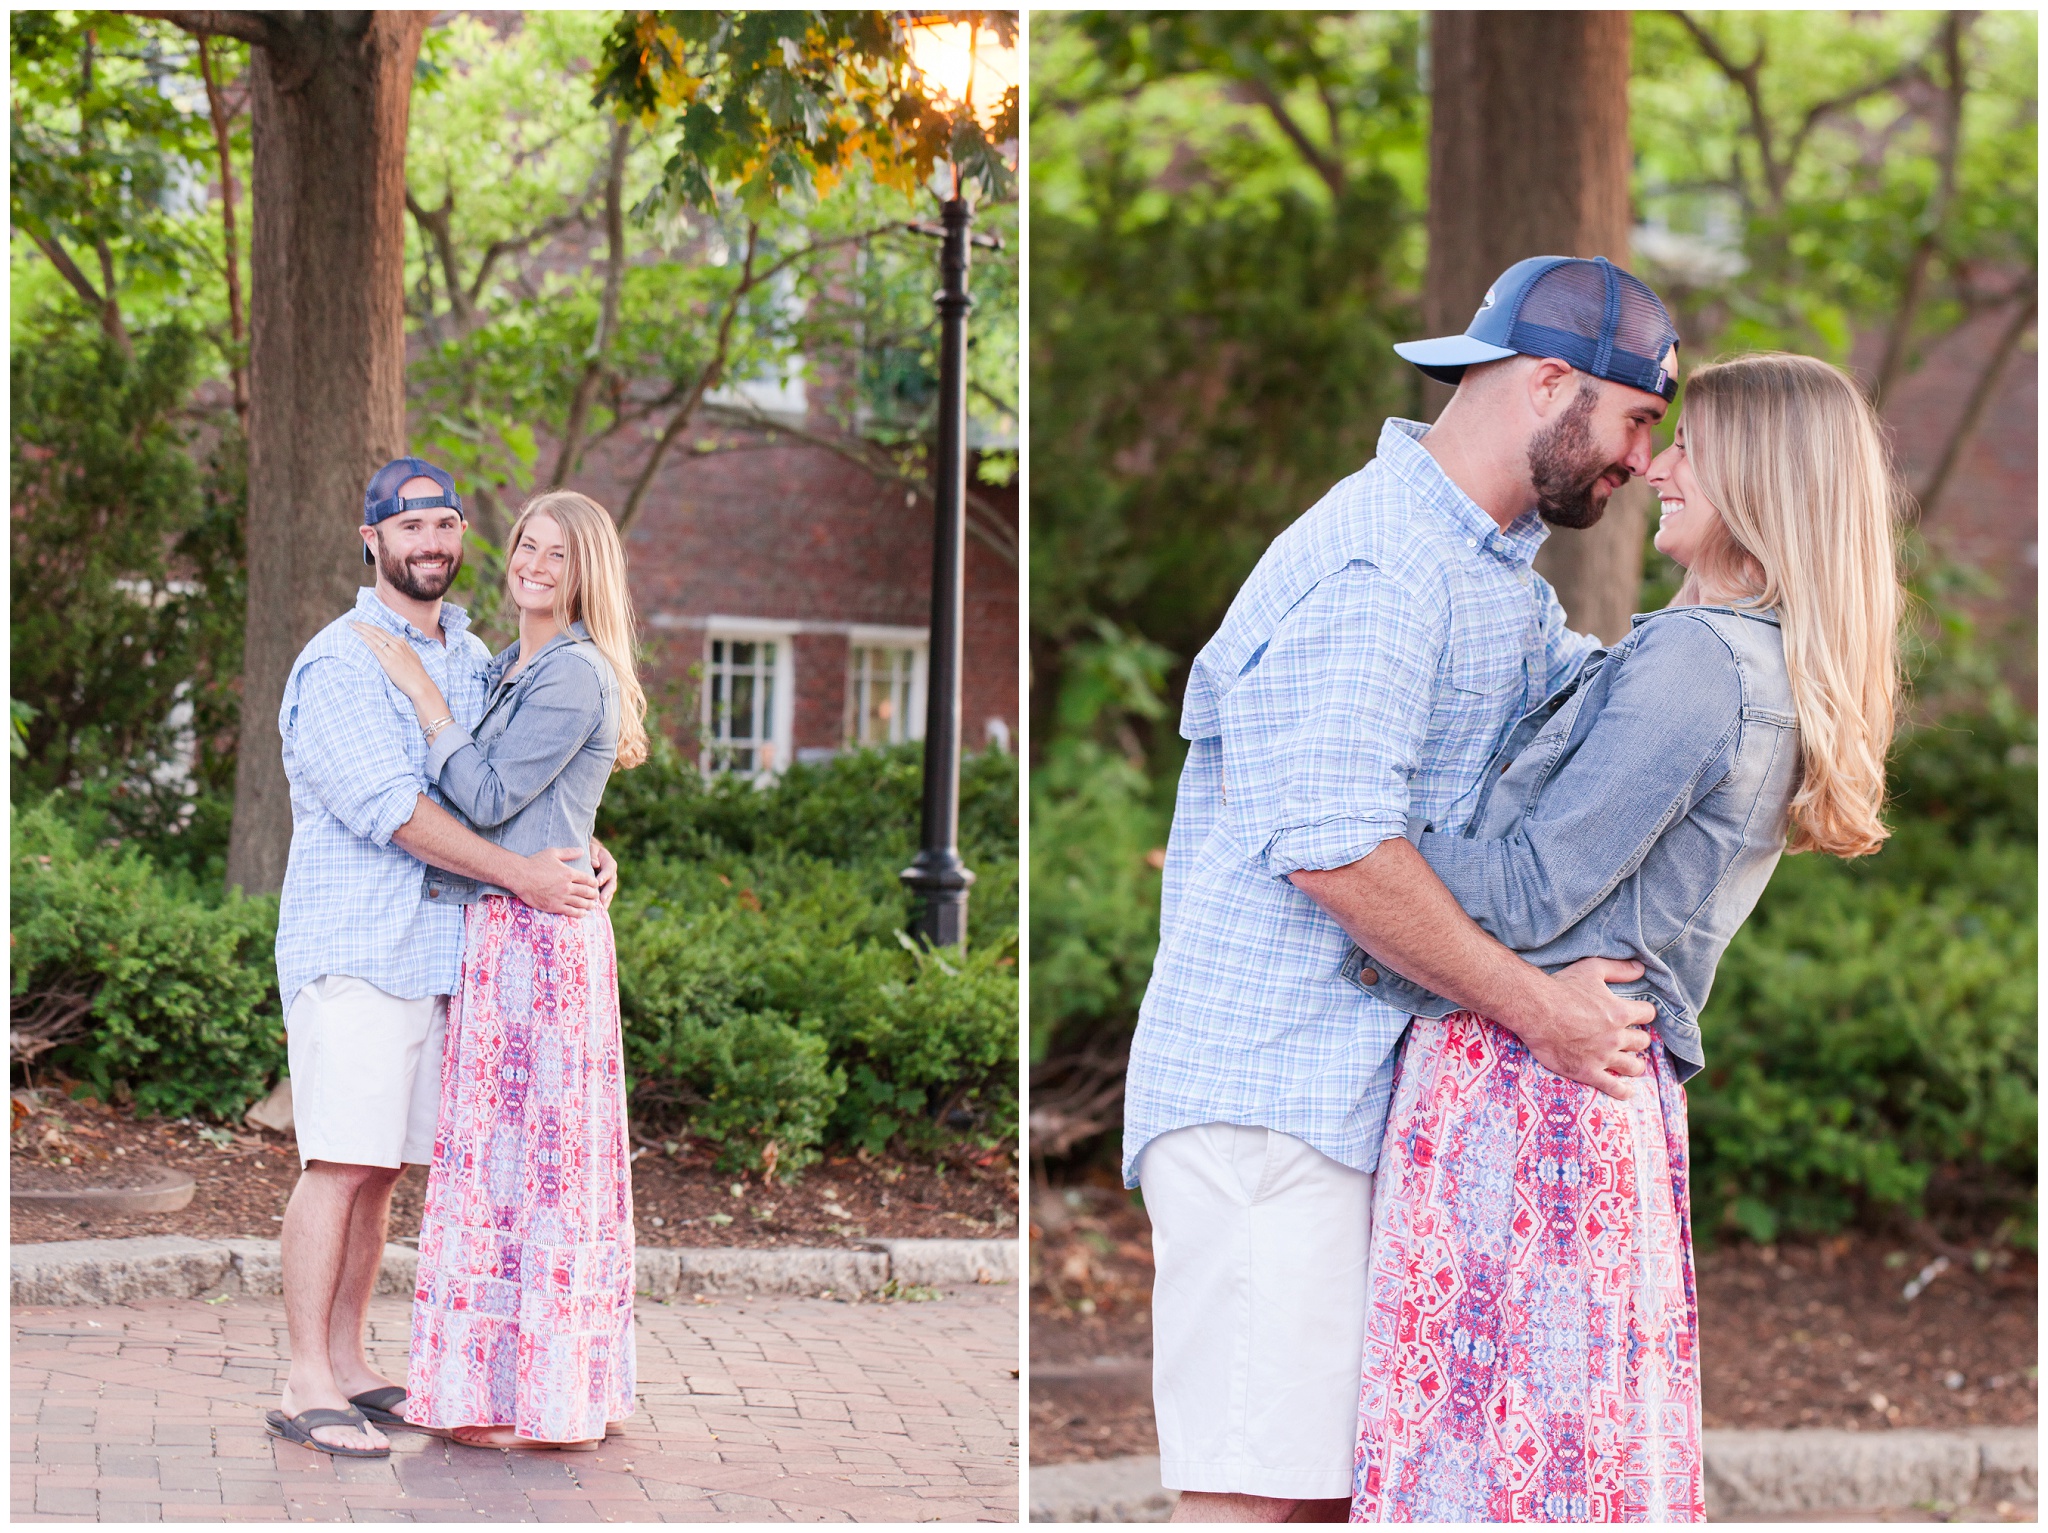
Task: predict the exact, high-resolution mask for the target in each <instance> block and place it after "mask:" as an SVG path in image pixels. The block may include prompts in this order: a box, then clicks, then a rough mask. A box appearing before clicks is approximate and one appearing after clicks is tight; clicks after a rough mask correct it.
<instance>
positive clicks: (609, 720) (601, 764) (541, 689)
mask: <svg viewBox="0 0 2048 1533" xmlns="http://www.w3.org/2000/svg"><path fill="white" fill-rule="evenodd" d="M518 662H519V644H518V641H517V640H514V641H513V643H512V644H511V645H510V646H509V647H507V648H506V649H505V650H504V651H503V653H501V654H499V655H498V656H497V657H496V658H495V659H494V660H492V661H491V665H490V670H489V671H488V672H487V673H486V676H485V682H486V685H487V686H488V687H489V689H490V690H489V695H488V698H487V700H486V702H485V703H484V713H483V717H482V718H481V719H480V720H478V721H477V726H476V732H475V733H474V734H471V733H470V731H468V730H466V729H464V728H463V727H462V726H461V725H460V724H451V725H450V726H449V727H447V728H446V729H444V730H442V731H441V733H440V734H438V735H436V736H435V737H434V743H433V745H432V746H431V747H429V749H428V751H427V777H428V778H429V780H431V781H433V782H434V783H435V784H436V786H438V787H439V788H440V790H441V796H442V798H443V799H445V800H446V801H447V804H448V807H449V808H450V809H452V810H454V811H455V812H456V813H457V814H459V815H461V816H462V818H463V820H464V821H465V822H466V823H467V824H468V825H470V826H471V828H473V829H474V830H475V831H476V833H477V834H478V835H480V836H482V837H484V838H485V839H486V840H488V841H495V842H496V843H497V844H498V845H499V846H502V847H504V848H505V850H506V851H508V852H517V853H518V854H519V855H520V856H522V857H530V856H532V855H533V854H534V853H535V852H544V851H546V850H547V849H548V848H549V847H554V846H573V847H577V848H578V849H579V854H578V856H577V859H576V862H575V866H577V867H579V868H582V869H584V870H585V871H586V872H587V871H589V869H590V832H591V829H592V827H593V826H595V825H596V823H597V806H598V801H599V800H600V799H602V798H603V797H604V789H605V784H606V783H607V782H608V781H609V780H610V778H611V773H612V762H613V760H614V759H615V758H616V757H617V756H618V754H619V683H618V678H617V677H616V676H615V675H614V674H613V672H612V668H611V662H609V661H608V660H606V659H605V657H604V655H603V653H602V652H601V651H599V649H598V647H597V646H596V645H595V644H593V643H591V642H590V633H589V630H588V629H586V628H585V627H584V626H583V625H582V624H581V623H572V624H571V625H570V626H569V631H568V632H567V633H563V634H557V635H556V636H555V637H554V638H552V639H550V640H548V642H547V643H546V644H544V645H542V646H541V648H540V650H539V651H538V652H537V653H536V654H535V655H534V657H533V659H532V660H531V661H530V662H528V663H527V665H526V666H525V668H524V669H522V670H521V671H520V672H519V674H518V675H516V676H512V677H511V678H510V679H509V680H508V679H507V673H508V672H509V671H510V670H511V669H512V667H513V666H514V665H516V664H518ZM509 892H510V891H509V890H505V889H500V888H498V887H497V886H496V885H495V884H485V883H479V882H478V881H477V880H475V879H470V878H465V877H463V876H461V875H460V874H456V873H450V872H447V871H445V870H444V869H441V868H432V867H430V868H428V869H427V897H428V898H429V899H437V900H445V901H448V902H450V903H453V904H458V905H467V904H471V903H474V902H475V901H476V900H477V899H478V898H479V897H481V896H483V895H486V894H506V893H509Z"/></svg>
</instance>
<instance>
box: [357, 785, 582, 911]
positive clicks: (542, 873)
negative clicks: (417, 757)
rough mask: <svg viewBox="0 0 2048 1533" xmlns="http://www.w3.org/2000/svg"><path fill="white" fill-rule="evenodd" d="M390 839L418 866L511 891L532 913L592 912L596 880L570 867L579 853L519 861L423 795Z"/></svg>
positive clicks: (561, 851)
mask: <svg viewBox="0 0 2048 1533" xmlns="http://www.w3.org/2000/svg"><path fill="white" fill-rule="evenodd" d="M391 839H392V840H393V841H396V842H397V843H398V844H399V845H400V846H402V847H404V848H405V849H406V850H407V851H408V852H411V853H412V854H413V856H415V857H417V858H419V860H420V861H421V862H428V863H432V864H433V865H434V866H435V867H437V868H446V869H448V871H449V872H451V873H461V874H463V875H465V876H466V877H469V878H476V879H481V880H483V881H484V882H485V883H488V884H496V885H498V887H499V888H501V889H510V890H511V891H512V892H513V893H514V894H516V895H518V896H519V897H520V898H521V899H522V900H524V901H526V903H527V904H529V905H531V906H533V908H534V909H535V910H545V911H547V912H548V913H549V914H550V915H558V916H573V915H582V914H583V913H584V912H585V911H587V910H594V909H596V908H597V880H596V879H595V878H593V877H592V876H591V875H590V874H588V873H585V872H583V871H581V870H580V869H578V868H573V867H571V866H570V865H569V864H570V863H572V862H574V861H575V860H576V859H577V858H578V857H580V856H581V855H582V852H581V850H580V849H579V848H577V847H573V846H568V847H555V848H553V849H551V850H549V851H545V852H537V853H535V854H534V855H533V856H531V857H521V856H519V855H518V854H517V853H515V852H508V851H506V850H505V849H504V848H503V847H502V846H493V845H492V844H491V843H490V842H488V841H486V840H485V839H484V838H483V837H482V836H479V835H478V834H477V833H476V832H475V831H473V830H470V829H468V828H467V827H466V826H464V825H463V824H462V822H461V821H459V820H457V819H456V818H455V816H454V815H452V814H450V813H449V812H448V811H447V810H445V809H443V808H442V807H441V806H440V805H439V804H437V803H435V802H434V801H433V800H432V799H430V798H428V797H427V796H426V795H425V794H424V793H422V794H421V795H419V802H418V803H417V804H415V805H414V806H413V812H412V818H411V819H409V820H407V821H406V822H405V823H404V824H403V825H401V826H399V827H398V829H397V830H395V831H393V832H392V835H391Z"/></svg>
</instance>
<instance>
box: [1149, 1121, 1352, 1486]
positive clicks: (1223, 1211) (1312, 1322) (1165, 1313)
mask: <svg viewBox="0 0 2048 1533" xmlns="http://www.w3.org/2000/svg"><path fill="white" fill-rule="evenodd" d="M1138 1177H1139V1180H1140V1182H1141V1184H1142V1187H1143V1191H1144V1195H1145V1211H1146V1212H1147V1213H1148V1214H1149V1215H1151V1218H1152V1257H1153V1261H1154V1264H1155V1268H1156V1276H1155V1278H1154V1282H1153V1288H1152V1397H1153V1405H1154V1411H1155V1414H1156V1416H1157V1419H1158V1426H1159V1477H1160V1480H1161V1482H1162V1483H1163V1484H1164V1485H1165V1486H1166V1487H1167V1488H1168V1489H1170V1490H1202V1491H1234V1492H1237V1493H1239V1494H1242V1495H1252V1496H1278V1497H1284V1498H1293V1499H1297V1500H1305V1501H1306V1500H1323V1499H1327V1498H1331V1497H1337V1496H1344V1497H1348V1496H1349V1495H1350V1494H1351V1458H1352V1446H1353V1444H1354V1442H1355V1441H1356V1439H1357V1435H1358V1384H1359V1367H1360V1358H1361V1357H1362V1355H1363V1352H1364V1346H1365V1274H1366V1247H1367V1245H1368V1242H1369V1240H1370V1237H1371V1233H1372V1177H1371V1175H1370V1174H1369V1173H1367V1172H1364V1171H1354V1170H1352V1169H1351V1168H1350V1167H1349V1166H1340V1165H1338V1164H1337V1162H1336V1161H1334V1160H1331V1159H1330V1158H1329V1157H1328V1156H1326V1155H1323V1154H1322V1153H1321V1152H1319V1151H1317V1150H1312V1149H1310V1148H1309V1147H1308V1146H1307V1145H1305V1144H1303V1143H1302V1142H1301V1141H1300V1140H1299V1139H1294V1138H1290V1137H1289V1136H1288V1135H1286V1134H1281V1133H1276V1132H1274V1131H1273V1130H1271V1129H1264V1128H1246V1127H1241V1126H1239V1125H1236V1124H1230V1123H1205V1124H1201V1125H1200V1126H1198V1127H1195V1128H1183V1129H1176V1130H1174V1131H1173V1132H1172V1133H1170V1134H1162V1135H1160V1136H1159V1137H1158V1138H1157V1139H1155V1140H1153V1141H1152V1143H1150V1144H1149V1145H1147V1146H1146V1147H1145V1152H1144V1154H1143V1155H1142V1156H1141V1157H1140V1159H1139V1162H1138Z"/></svg>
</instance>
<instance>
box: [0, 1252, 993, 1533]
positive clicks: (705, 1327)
mask: <svg viewBox="0 0 2048 1533" xmlns="http://www.w3.org/2000/svg"><path fill="white" fill-rule="evenodd" d="M408 1310H409V1306H408V1304H407V1302H406V1301H405V1300H402V1299H379V1300H377V1301H376V1302H375V1307H374V1308H373V1310H372V1326H371V1330H372V1348H373V1357H374V1360H375V1362H376V1363H377V1365H378V1366H379V1367H380V1368H381V1369H382V1370H383V1371H384V1372H385V1373H386V1374H387V1375H389V1376H391V1377H394V1378H398V1379H403V1378H404V1377H405V1347H406V1337H407V1329H408V1325H407V1321H408ZM12 1318H13V1332H14V1350H13V1368H14V1385H13V1408H14V1446H15V1453H14V1473H13V1513H14V1520H15V1521H22V1520H35V1521H45V1522H65V1521H94V1520H97V1521H102V1522H153V1521H158V1520H161V1521H166V1522H169V1521H194V1520H196V1521H204V1522H218V1521H223V1520H235V1521H258V1522H264V1521H270V1522H274V1521H292V1522H302V1521H314V1522H478V1521H484V1520H489V1521H495V1522H717V1521H745V1522H848V1521H854V1522H933V1521H947V1522H955V1521H961V1522H974V1521H983V1522H986V1521H996V1522H1015V1521H1016V1520H1017V1483H1018V1469H1017V1466H1018V1454H1017V1399H1018V1390H1017V1380H1016V1376H1015V1369H1016V1367H1017V1358H1018V1336H1017V1329H1018V1306H1017V1291H1016V1289H1015V1288H1012V1287H1008V1286H1003V1287H994V1288H981V1289H967V1290H959V1291H949V1292H948V1293H946V1294H945V1296H944V1297H943V1298H941V1299H939V1300H938V1301H936V1302H929V1303H921V1304H910V1303H894V1304H837V1303H833V1302H831V1301H830V1300H824V1299H783V1298H726V1299H720V1300H718V1301H717V1302H715V1303H693V1302H691V1301H690V1300H687V1299H684V1300H679V1301H677V1302H675V1303H673V1304H656V1303H650V1302H648V1301H646V1300H642V1301H641V1303H640V1308H639V1320H638V1324H639V1339H640V1351H639V1362H640V1409H639V1410H638V1412H636V1413H635V1414H634V1416H633V1417H632V1418H631V1419H630V1420H629V1421H628V1422H627V1423H626V1429H625V1433H624V1435H623V1436H620V1437H614V1438H612V1439H611V1440H610V1441H609V1442H607V1443H606V1444H605V1446H604V1447H603V1448H602V1449H600V1450H599V1451H597V1452H594V1453H580V1454H555V1453H544V1452H511V1453H508V1452H504V1451H501V1450H497V1449H486V1448H465V1447H461V1446H459V1445H458V1444H455V1443H452V1442H449V1441H446V1440H445V1439H442V1438H437V1437H429V1436H426V1435H425V1434H423V1433H419V1432H402V1431H396V1430H393V1431H392V1453H391V1457H390V1458H389V1459H386V1460H381V1461H380V1460H367V1461H365V1460H347V1459H332V1458H329V1457H328V1456H327V1455H326V1454H324V1453H316V1452H314V1451H312V1450H311V1449H307V1448H300V1447H294V1446H292V1445H290V1444H287V1443H282V1442H279V1441H277V1440H276V1439H274V1438H271V1437H269V1436H268V1435H266V1434H265V1432H264V1430H263V1423H262V1412H263V1411H264V1410H266V1409H269V1408H271V1407H273V1406H275V1405H276V1403H277V1386H278V1383H279V1381H280V1380H281V1378H282V1375H283V1367H282V1364H281V1363H280V1362H279V1358H280V1356H281V1355H282V1353H283V1350H284V1345H285V1328H284V1309H283V1304H282V1301H281V1300H277V1299H251V1298H243V1297H236V1298H231V1299H226V1300H222V1301H219V1302H216V1303H213V1304H208V1303H206V1302H204V1301H202V1300H197V1299H162V1300H154V1301H149V1302H145V1303H139V1304H133V1305H122V1306H118V1307H110V1308H104V1309H95V1308H61V1309H20V1310H16V1311H15V1312H14V1314H13V1317H12Z"/></svg>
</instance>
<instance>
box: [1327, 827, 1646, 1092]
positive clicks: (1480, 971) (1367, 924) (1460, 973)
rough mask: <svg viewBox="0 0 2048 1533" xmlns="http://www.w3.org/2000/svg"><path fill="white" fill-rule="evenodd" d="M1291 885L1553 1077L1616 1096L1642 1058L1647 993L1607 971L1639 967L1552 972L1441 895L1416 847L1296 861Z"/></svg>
mask: <svg viewBox="0 0 2048 1533" xmlns="http://www.w3.org/2000/svg"><path fill="white" fill-rule="evenodd" d="M1289 881H1290V882H1291V883H1292V884H1293V885H1294V886H1295V888H1297V889H1299V890H1301V891H1302V893H1304V894H1306V895H1307V896H1308V897H1309V898H1310V899H1312V900H1314V901H1315V902H1316V903H1317V904H1318V905H1320V906H1322V907H1323V909H1324V910H1326V911H1328V912H1329V913H1330V915H1331V916H1332V917H1333V918H1335V920H1336V922H1337V924H1338V925H1340V926H1342V927H1343V928H1344V930H1345V931H1346V932H1347V933H1349V934H1350V937H1351V939H1352V940H1353V941H1354V942H1356V943H1357V944H1358V945H1359V946H1360V947H1362V948H1364V949H1365V950H1366V952H1368V953H1370V954H1372V955H1373V957H1374V958H1376V959H1379V960H1380V961H1382V962H1384V963H1389V964H1392V965H1393V967H1394V969H1395V971H1396V972H1398V973H1401V974H1405V975H1406V976H1407V977H1408V978H1409V979H1412V980H1414V981H1415V982H1416V983H1417V984H1419V985H1422V986H1424V987H1425V988H1427V989H1429V990H1433V991H1435V992H1436V993H1437V994H1438V995H1440V996H1442V997H1444V999H1446V1000H1448V1001H1451V1002H1453V1003H1454V1004H1456V1005H1457V1006H1459V1007H1460V1008H1462V1009H1463V1010H1466V1011H1475V1012H1477V1013H1478V1014H1479V1015H1480V1016H1482V1017H1486V1018H1488V1019H1489V1020H1491V1021H1494V1022H1498V1023H1499V1024H1500V1025H1501V1026H1502V1027H1504V1028H1506V1029H1507V1030H1508V1031H1509V1032H1511V1033H1513V1034H1514V1035H1515V1036H1516V1037H1518V1038H1520V1039H1521V1040H1522V1041H1523V1042H1525V1043H1527V1044H1528V1045H1529V1051H1530V1053H1531V1054H1533V1055H1534V1056H1535V1059H1536V1062H1537V1063H1538V1064H1540V1065H1542V1066H1543V1068H1544V1069H1546V1070H1549V1071H1551V1072H1552V1073H1553V1074H1557V1075H1562V1076H1563V1077H1565V1078H1566V1079H1567V1080H1574V1081H1577V1082H1579V1083H1580V1084H1581V1085H1585V1086H1591V1087H1592V1088H1593V1089H1594V1090H1595V1091H1604V1092H1606V1093H1607V1095H1609V1096H1611V1097H1620V1098H1622V1099H1623V1100H1626V1099H1627V1098H1628V1097H1629V1096H1630V1095H1631V1094H1632V1093H1633V1091H1634V1090H1635V1087H1634V1085H1633V1083H1632V1082H1631V1081H1630V1080H1629V1077H1630V1076H1635V1075H1641V1074H1642V1073H1643V1071H1644V1070H1645V1069H1647V1068H1648V1066H1647V1065H1646V1064H1645V1062H1644V1061H1643V1059H1642V1057H1641V1055H1642V1051H1643V1050H1644V1049H1646V1048H1648V1047H1649V1046H1650V1039H1649V1035H1648V1034H1647V1033H1644V1032H1639V1031H1636V1029H1639V1028H1645V1027H1648V1026H1649V1025H1650V1023H1651V1022H1652V1021H1654V1020H1655V1018H1656V1015H1657V1009H1656V1007H1654V1006H1652V1005H1651V1004H1650V1003H1649V1002H1648V1001H1624V1000H1622V999H1621V998H1620V997H1619V996H1617V995H1615V994H1614V993H1613V992H1611V991H1610V990H1608V988H1607V985H1606V981H1608V980H1630V979H1640V978H1641V977H1642V973H1643V969H1642V965H1641V964H1638V963H1633V962H1622V961H1621V960H1618V959H1612V958H1584V959H1581V960H1580V961H1579V962H1577V963H1575V964H1573V965H1572V966H1571V967H1570V968H1568V969H1563V970H1560V971H1559V972H1558V974H1557V975H1556V976H1555V977H1552V976H1551V975H1548V974H1545V973H1544V972H1543V971H1542V970H1541V969H1539V968H1536V967H1535V966H1534V965H1533V964H1529V963H1525V962H1523V960H1522V959H1520V958H1518V957H1517V956H1516V955H1515V954H1513V953H1511V952H1509V951H1508V950H1507V949H1506V948H1504V947H1502V946H1501V945H1500V944H1499V943H1498V942H1496V941H1494V939H1493V938H1491V937H1489V936H1488V935H1487V934H1486V933H1485V932H1484V931H1482V930H1480V928H1479V925H1478V923H1477V922H1475V921H1474V920H1473V919H1472V918H1471V917H1470V916H1469V915H1467V914H1466V913H1465V912H1464V911H1463V910H1461V909H1459V908H1458V902H1457V901H1456V900H1455V899H1453V898H1452V897H1451V891H1450V890H1448V889H1446V888H1445V887H1444V885H1443V880H1442V879H1440V878H1438V877H1437V876H1436V874H1435V873H1434V872H1432V871H1431V870H1430V866H1429V864H1428V863H1427V862H1425V861H1424V860H1423V858H1422V854H1421V853H1420V852H1418V851H1416V850H1415V848H1414V847H1412V846H1410V845H1409V844H1408V843H1407V842H1406V841H1404V840H1402V839H1401V838H1400V837H1398V836H1396V837H1393V838H1392V839H1390V840H1387V841H1382V842H1381V843H1380V844H1379V845H1378V846H1377V847H1375V848H1374V849H1373V850H1372V851H1371V852H1368V853H1367V854H1366V855H1365V856H1364V857H1361V858H1360V859H1359V860H1358V861H1356V862H1353V863H1349V864H1347V865H1346V866H1344V867H1341V868H1331V869H1328V870H1324V871H1316V870H1311V869H1308V868H1302V869H1300V870H1298V871H1296V872H1294V873H1292V874H1290V875H1289Z"/></svg>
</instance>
